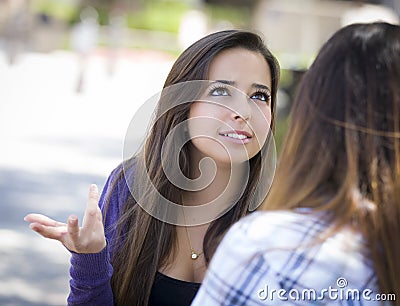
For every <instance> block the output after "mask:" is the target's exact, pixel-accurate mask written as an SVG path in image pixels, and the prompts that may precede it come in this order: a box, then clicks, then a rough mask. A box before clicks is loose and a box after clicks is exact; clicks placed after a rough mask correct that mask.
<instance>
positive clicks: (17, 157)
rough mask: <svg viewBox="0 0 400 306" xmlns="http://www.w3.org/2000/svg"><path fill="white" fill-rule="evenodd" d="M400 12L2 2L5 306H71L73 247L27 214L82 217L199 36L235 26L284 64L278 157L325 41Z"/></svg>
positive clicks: (290, 0)
mask: <svg viewBox="0 0 400 306" xmlns="http://www.w3.org/2000/svg"><path fill="white" fill-rule="evenodd" d="M85 8H88V9H86V10H85ZM399 14H400V1H398V0H368V1H367V0H364V1H361V0H357V1H344V0H342V1H337V0H108V1H104V0H0V84H1V90H0V138H1V140H2V150H1V151H0V198H1V201H0V305H29V306H31V305H40V306H47V305H65V300H66V296H67V294H68V292H67V290H68V286H67V285H68V278H67V275H68V265H67V264H66V263H67V261H68V260H67V259H66V257H68V256H69V254H67V253H66V252H64V250H63V248H62V246H59V245H57V244H52V243H51V242H43V241H42V240H41V239H40V238H39V237H36V236H34V235H33V233H31V232H29V230H28V229H27V228H26V225H25V223H24V221H23V220H22V217H23V216H24V215H25V214H26V213H28V212H30V211H38V210H41V209H43V210H44V209H46V212H48V213H49V214H51V215H52V216H53V217H54V218H56V219H66V218H67V217H68V215H69V213H70V212H71V211H73V210H75V213H76V214H77V215H82V214H83V211H84V207H77V206H74V205H76V203H80V199H82V198H84V197H85V196H86V189H87V185H88V183H89V184H90V183H97V184H98V185H99V188H102V184H104V182H105V179H106V175H107V174H108V173H109V172H110V171H111V170H112V169H113V167H114V166H115V165H116V164H117V163H118V162H120V161H121V156H122V148H123V142H124V136H125V132H126V129H127V127H128V125H129V122H130V120H131V119H132V117H133V115H134V114H135V112H136V111H137V109H138V108H139V107H140V106H141V105H142V104H143V103H144V102H145V101H146V100H147V99H149V98H150V97H151V96H152V95H153V94H155V93H156V92H157V91H158V89H159V88H162V84H163V82H164V80H165V77H166V75H167V73H168V71H169V70H170V67H171V65H172V63H173V61H174V60H175V59H176V57H177V55H178V54H180V53H181V51H182V50H183V49H184V48H185V46H187V45H188V44H190V43H191V41H195V40H196V39H197V38H198V37H200V36H202V35H206V34H208V33H211V32H214V31H217V30H223V29H227V28H240V29H249V30H252V31H256V32H259V33H260V34H261V35H262V36H263V37H264V38H265V41H266V43H267V45H268V46H269V47H270V49H271V51H272V52H273V53H274V54H276V55H277V57H278V59H279V61H280V64H281V67H282V71H281V83H280V84H281V88H280V90H279V93H278V104H277V107H278V112H277V114H278V120H277V127H276V134H275V138H276V144H277V149H278V152H279V150H280V142H281V139H282V138H283V136H284V135H285V133H286V126H287V122H288V112H289V110H290V108H291V101H292V98H293V96H294V93H295V92H296V89H297V84H298V81H299V79H301V77H302V75H303V74H304V72H305V71H306V70H307V69H308V66H309V64H310V63H311V62H312V60H313V59H314V57H315V54H316V52H317V51H318V49H319V48H320V46H321V44H322V42H324V41H326V39H327V38H328V37H329V36H330V35H331V34H332V33H333V32H335V31H336V30H338V29H339V28H341V27H343V26H344V25H346V24H348V23H351V22H354V20H355V19H354V18H355V17H357V19H358V20H357V21H363V20H365V21H371V19H382V20H386V21H389V22H393V23H398V22H399ZM360 18H361V20H360ZM82 28H83V30H82ZM78 29H80V30H78ZM77 58H81V61H80V60H78V59H77ZM10 64H12V65H10ZM77 76H78V77H77ZM138 89H140V90H138ZM38 203H40V206H41V207H38V206H37V205H38ZM65 208H68V209H65ZM45 243H47V244H46V246H43V244H45ZM45 249H46V250H47V251H46V252H45V253H44V254H43V250H45ZM44 256H47V257H44ZM43 258H47V259H48V260H47V261H45V263H44V260H42V259H43ZM39 259H41V261H39Z"/></svg>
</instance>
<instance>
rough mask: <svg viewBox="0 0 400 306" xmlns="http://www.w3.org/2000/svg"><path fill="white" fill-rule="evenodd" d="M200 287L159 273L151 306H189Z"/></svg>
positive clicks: (153, 289)
mask: <svg viewBox="0 0 400 306" xmlns="http://www.w3.org/2000/svg"><path fill="white" fill-rule="evenodd" d="M200 285H201V284H200V283H191V282H186V281H183V280H180V279H176V278H172V277H169V276H167V275H165V274H162V273H160V272H157V274H156V278H155V281H154V284H153V287H152V288H151V293H150V299H149V306H189V305H190V304H191V303H192V301H193V299H194V297H195V295H196V293H197V290H199V288H200Z"/></svg>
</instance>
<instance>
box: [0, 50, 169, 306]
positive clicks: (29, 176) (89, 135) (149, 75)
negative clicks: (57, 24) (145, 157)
mask: <svg viewBox="0 0 400 306" xmlns="http://www.w3.org/2000/svg"><path fill="white" fill-rule="evenodd" d="M171 64H172V61H171V58H168V57H166V56H160V55H159V54H157V53H154V52H141V53H137V52H135V53H124V57H123V58H118V60H117V62H116V63H115V66H114V70H113V74H110V73H109V70H108V68H107V67H108V60H107V58H106V57H104V52H98V53H96V55H94V56H92V57H91V58H90V59H89V61H88V63H87V65H86V71H85V77H84V82H83V83H82V84H83V86H82V92H81V93H77V92H76V87H77V76H78V74H79V65H78V60H77V58H76V57H75V55H74V54H71V53H67V52H62V51H58V52H53V53H51V54H25V55H21V56H20V57H19V58H18V59H17V61H16V63H15V65H13V66H9V65H8V64H7V61H6V58H5V56H4V54H3V53H1V51H0V84H1V85H0V86H1V87H0V140H1V149H0V305H2V306H11V305H12V306H15V305H40V306H47V305H65V304H66V296H67V294H68V290H69V287H68V281H69V274H68V268H69V253H68V252H67V251H66V250H65V249H64V247H63V246H62V245H61V244H59V243H58V242H55V241H50V240H46V239H44V238H41V237H40V236H39V235H37V234H36V233H34V232H32V231H30V230H29V228H28V225H27V224H26V223H25V222H24V221H23V217H24V215H26V214H27V213H29V212H41V213H45V214H47V215H49V216H51V217H53V218H56V219H60V220H66V218H67V217H68V215H69V214H70V213H75V214H78V216H82V214H83V211H84V208H85V202H86V196H87V189H88V187H89V185H90V184H91V183H97V184H98V185H99V187H100V188H102V186H103V184H104V182H105V179H106V177H107V175H108V174H109V172H110V171H111V170H112V169H113V168H114V167H115V166H116V165H117V164H118V163H119V162H120V161H121V160H122V149H123V141H124V136H125V132H126V129H127V127H128V124H129V122H130V120H131V118H132V117H133V115H134V113H135V111H136V110H137V108H138V107H139V106H140V105H141V104H142V103H143V102H145V101H146V100H147V99H148V98H149V97H151V96H152V95H153V94H155V93H157V92H158V91H159V90H160V89H161V87H162V84H163V82H164V79H165V77H166V75H167V72H168V70H169V68H170V67H171Z"/></svg>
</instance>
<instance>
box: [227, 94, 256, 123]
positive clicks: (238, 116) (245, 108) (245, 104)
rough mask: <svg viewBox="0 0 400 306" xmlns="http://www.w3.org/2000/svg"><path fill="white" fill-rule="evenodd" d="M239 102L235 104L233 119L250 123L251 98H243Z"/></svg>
mask: <svg viewBox="0 0 400 306" xmlns="http://www.w3.org/2000/svg"><path fill="white" fill-rule="evenodd" d="M237 100H238V101H237V102H236V103H234V105H233V108H232V114H231V117H232V119H233V120H235V121H237V120H242V121H248V120H250V118H251V112H252V110H251V106H250V103H249V98H248V97H243V96H242V97H241V98H240V99H237Z"/></svg>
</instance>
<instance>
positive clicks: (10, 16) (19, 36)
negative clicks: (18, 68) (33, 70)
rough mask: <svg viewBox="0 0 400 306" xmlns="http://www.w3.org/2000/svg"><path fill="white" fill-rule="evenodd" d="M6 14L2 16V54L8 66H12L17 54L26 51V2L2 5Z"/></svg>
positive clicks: (27, 14) (27, 20) (27, 11)
mask: <svg viewBox="0 0 400 306" xmlns="http://www.w3.org/2000/svg"><path fill="white" fill-rule="evenodd" d="M3 6H4V8H6V10H5V11H6V12H7V14H6V15H5V16H3V18H4V24H3V38H4V52H5V54H6V56H7V58H8V63H9V64H10V65H12V64H14V62H15V61H16V58H17V56H18V54H20V53H22V52H24V51H25V49H26V47H27V46H26V45H27V43H28V39H29V34H28V32H29V14H30V12H29V7H28V0H14V1H6V2H5V3H3Z"/></svg>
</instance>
